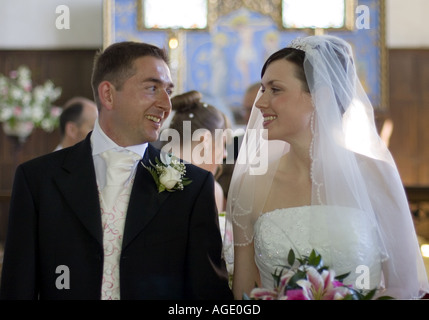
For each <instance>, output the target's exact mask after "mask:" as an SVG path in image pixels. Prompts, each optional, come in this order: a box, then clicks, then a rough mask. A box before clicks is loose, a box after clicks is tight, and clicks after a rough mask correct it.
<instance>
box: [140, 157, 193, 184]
mask: <svg viewBox="0 0 429 320" xmlns="http://www.w3.org/2000/svg"><path fill="white" fill-rule="evenodd" d="M162 159H163V161H162V162H161V161H159V159H158V158H156V159H155V162H156V164H153V163H151V162H150V165H151V166H150V167H147V166H145V165H144V164H143V162H142V165H143V167H145V168H146V169H147V170H148V171H149V172H150V174H151V175H152V177H153V179H154V180H155V183H156V186H157V187H158V192H162V191H165V190H167V191H169V192H173V191H175V190H183V188H184V186H186V185H188V184H190V183H191V182H192V180H189V179H188V178H184V175H185V173H186V166H185V165H184V164H183V163H181V162H180V161H179V159H177V158H176V157H174V156H173V155H172V154H167V155H163V156H162Z"/></svg>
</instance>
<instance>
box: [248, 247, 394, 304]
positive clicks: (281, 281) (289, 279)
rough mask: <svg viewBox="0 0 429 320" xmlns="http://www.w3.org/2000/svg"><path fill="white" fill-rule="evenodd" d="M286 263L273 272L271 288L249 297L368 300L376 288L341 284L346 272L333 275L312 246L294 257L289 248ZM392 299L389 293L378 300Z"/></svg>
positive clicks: (372, 296) (254, 298)
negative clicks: (273, 283)
mask: <svg viewBox="0 0 429 320" xmlns="http://www.w3.org/2000/svg"><path fill="white" fill-rule="evenodd" d="M288 264H289V266H284V267H282V269H281V270H280V271H277V270H276V272H275V273H274V274H273V278H274V281H275V287H274V290H269V289H265V288H254V289H253V290H252V291H251V293H250V297H248V296H246V295H245V296H244V298H245V299H251V300H371V299H373V298H374V295H375V293H376V291H377V289H372V290H367V291H364V290H360V289H359V290H357V289H353V288H352V287H351V286H346V285H344V284H343V280H344V278H346V277H347V276H348V275H349V273H347V274H344V275H340V276H336V275H335V271H334V270H331V269H329V268H328V267H327V266H324V264H323V260H322V256H321V255H320V254H318V253H317V252H316V251H315V250H312V251H311V253H310V255H309V256H303V257H302V258H296V257H295V253H294V251H293V250H292V249H291V250H290V251H289V254H288ZM385 299H392V297H389V296H382V297H378V298H377V300H385Z"/></svg>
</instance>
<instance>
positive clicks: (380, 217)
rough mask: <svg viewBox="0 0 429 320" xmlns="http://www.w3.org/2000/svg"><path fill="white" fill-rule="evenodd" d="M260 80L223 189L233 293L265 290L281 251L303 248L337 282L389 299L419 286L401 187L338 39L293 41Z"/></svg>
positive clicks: (421, 271)
mask: <svg viewBox="0 0 429 320" xmlns="http://www.w3.org/2000/svg"><path fill="white" fill-rule="evenodd" d="M261 77H262V80H261V89H260V92H259V93H258V96H257V97H256V99H255V103H254V108H253V110H252V114H251V117H250V120H249V123H248V125H247V131H246V136H245V138H244V140H243V141H244V142H245V143H243V145H242V147H241V149H240V153H239V156H238V159H237V162H236V165H235V170H234V174H233V177H232V180H231V186H230V191H229V194H228V203H227V225H226V230H227V231H226V234H225V247H224V251H225V259H226V262H227V263H228V264H229V265H233V267H234V269H233V284H232V286H233V292H234V296H235V298H236V299H241V298H242V297H243V294H249V293H250V291H251V290H252V289H253V288H254V287H255V284H256V285H257V286H259V287H264V288H271V289H272V288H273V286H274V280H273V277H272V274H273V273H274V271H275V269H276V268H278V267H279V266H282V265H285V264H286V262H287V255H288V252H289V250H290V249H293V250H294V252H295V254H296V255H308V254H310V252H311V250H312V249H315V250H316V251H317V252H318V253H320V254H321V255H322V257H323V259H324V263H325V265H327V266H329V267H331V268H333V269H334V270H335V273H336V274H337V275H339V274H345V273H347V272H350V275H349V276H348V277H347V278H346V279H345V281H344V282H345V283H346V284H349V285H352V286H354V287H355V288H360V289H373V288H377V289H379V290H378V294H379V295H390V296H392V297H394V298H398V299H411V298H419V297H421V296H422V295H424V293H425V292H428V288H429V286H428V282H427V276H426V272H425V268H424V265H423V260H422V257H421V255H420V251H419V247H418V243H417V238H416V234H415V230H414V226H413V222H412V218H411V214H410V211H409V207H408V202H407V198H406V196H405V193H404V189H403V185H402V182H401V179H400V176H399V174H398V171H397V168H396V165H395V163H394V160H393V159H392V156H391V154H390V152H389V150H388V149H387V147H386V146H385V145H384V143H383V142H382V140H381V139H380V137H379V135H378V134H377V130H376V127H375V123H374V118H373V108H372V106H371V103H370V101H369V100H368V97H367V95H366V94H365V92H364V90H363V88H362V85H361V83H360V81H359V79H358V77H357V75H356V67H355V62H354V61H353V56H352V50H351V47H350V45H349V44H348V43H347V42H345V41H344V40H341V39H340V38H337V37H333V36H310V37H306V38H299V39H296V40H294V41H293V42H292V43H291V45H290V46H289V47H287V48H283V49H281V50H279V51H278V52H275V53H274V54H272V55H271V56H270V57H269V58H268V60H267V61H266V62H265V64H264V66H263V68H262V72H261ZM362 279H364V280H363V281H362Z"/></svg>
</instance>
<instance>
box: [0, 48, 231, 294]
mask: <svg viewBox="0 0 429 320" xmlns="http://www.w3.org/2000/svg"><path fill="white" fill-rule="evenodd" d="M92 87H93V91H94V98H95V101H96V103H97V106H98V109H99V117H98V119H97V121H96V124H95V128H94V130H93V131H92V133H90V134H89V135H88V136H87V138H86V139H85V140H84V141H82V142H80V143H78V144H76V145H75V146H73V147H70V148H66V149H63V150H60V151H57V152H54V153H51V154H48V155H45V156H42V157H39V158H36V159H34V160H31V161H29V162H27V163H24V164H22V165H20V166H19V167H18V168H17V171H16V175H15V181H14V186H13V191H12V199H11V205H10V215H9V229H8V233H7V239H6V245H5V254H4V263H3V273H2V277H1V280H2V282H1V287H0V297H1V298H2V299H106V300H109V299H125V300H127V299H231V298H232V295H231V291H230V290H229V287H228V281H227V274H226V269H225V265H224V262H223V260H222V259H221V247H222V243H221V235H220V232H219V226H218V218H217V212H216V205H215V200H214V181H213V179H214V178H213V176H212V175H211V174H210V173H208V172H207V171H204V170H201V169H199V168H197V167H195V166H192V165H186V172H185V176H184V177H182V178H181V179H183V178H188V179H189V180H191V183H190V184H188V185H186V186H184V188H183V190H175V191H174V192H169V191H168V190H166V191H163V192H158V188H157V184H156V182H155V179H154V177H153V176H152V175H151V173H150V172H149V171H148V169H147V167H150V165H151V163H153V164H155V163H156V159H157V158H158V159H160V152H159V150H157V149H155V148H153V147H152V146H151V145H150V144H148V143H149V142H151V141H155V140H156V139H157V138H158V134H159V129H160V126H161V124H162V122H163V121H164V119H165V118H167V116H168V115H169V114H170V111H171V104H170V95H171V94H172V89H173V83H172V80H171V75H170V70H169V67H168V59H167V56H166V53H165V52H164V51H163V50H161V49H159V48H157V47H155V46H152V45H149V44H144V43H135V42H121V43H116V44H113V45H111V46H110V47H108V48H107V49H106V50H105V51H104V52H102V53H100V54H98V55H97V56H96V59H95V60H94V69H93V75H92ZM118 159H121V160H118ZM118 163H119V164H118ZM112 168H113V169H112ZM114 168H119V169H116V170H118V171H116V173H112V172H113V171H109V170H115V169H114ZM120 177H122V180H121V178H120ZM178 180H180V179H178Z"/></svg>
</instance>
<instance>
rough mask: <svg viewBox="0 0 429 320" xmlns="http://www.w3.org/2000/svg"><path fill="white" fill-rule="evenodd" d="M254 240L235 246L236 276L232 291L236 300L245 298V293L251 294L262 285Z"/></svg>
mask: <svg viewBox="0 0 429 320" xmlns="http://www.w3.org/2000/svg"><path fill="white" fill-rule="evenodd" d="M254 255H255V251H254V248H253V242H252V243H250V244H248V245H246V246H235V247H234V278H233V282H232V292H233V293H234V298H235V299H236V300H241V299H243V294H244V293H246V294H247V295H249V294H250V291H252V289H253V288H254V287H255V286H260V285H261V280H260V276H259V271H258V268H257V267H256V264H255V257H254Z"/></svg>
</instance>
